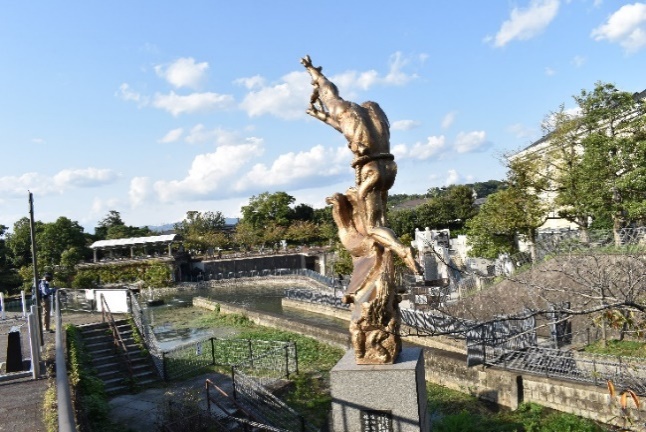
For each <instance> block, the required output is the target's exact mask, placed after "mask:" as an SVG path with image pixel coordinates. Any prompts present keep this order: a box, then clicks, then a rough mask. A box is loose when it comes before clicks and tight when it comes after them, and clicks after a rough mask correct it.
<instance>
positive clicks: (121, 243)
mask: <svg viewBox="0 0 646 432" xmlns="http://www.w3.org/2000/svg"><path fill="white" fill-rule="evenodd" d="M179 238H180V237H179V235H178V234H164V235H158V236H150V237H130V238H120V239H113V240H98V241H95V242H94V243H92V245H91V246H90V247H91V248H92V249H102V248H115V247H127V246H140V245H150V244H168V243H172V242H174V241H178V240H179Z"/></svg>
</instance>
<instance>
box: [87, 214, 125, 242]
mask: <svg viewBox="0 0 646 432" xmlns="http://www.w3.org/2000/svg"><path fill="white" fill-rule="evenodd" d="M125 225H126V224H125V223H124V222H123V220H122V219H121V213H119V212H118V211H116V210H110V211H109V212H108V214H107V215H106V216H105V217H104V218H103V219H101V220H100V221H99V225H98V226H97V227H95V228H94V235H95V236H96V237H97V239H98V240H105V239H107V238H108V230H109V229H110V228H113V227H125ZM113 238H119V237H113Z"/></svg>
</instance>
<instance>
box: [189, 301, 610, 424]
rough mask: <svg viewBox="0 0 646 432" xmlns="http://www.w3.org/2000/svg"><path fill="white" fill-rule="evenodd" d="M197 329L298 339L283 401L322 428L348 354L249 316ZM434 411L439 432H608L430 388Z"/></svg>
mask: <svg viewBox="0 0 646 432" xmlns="http://www.w3.org/2000/svg"><path fill="white" fill-rule="evenodd" d="M188 321H189V325H190V326H193V327H230V328H234V329H235V330H236V338H241V339H256V340H280V341H294V342H295V343H296V346H297V349H298V361H299V374H298V376H296V377H292V380H293V383H292V385H290V386H289V387H287V388H286V389H285V390H283V391H282V392H281V393H280V394H279V397H280V398H281V399H282V400H283V401H285V403H287V404H288V405H289V406H290V407H292V408H293V409H295V410H296V411H297V412H299V413H301V414H302V415H303V416H304V417H305V418H307V419H308V421H310V422H311V423H312V424H314V425H317V426H322V425H323V424H324V422H325V421H326V419H327V415H328V413H329V412H330V409H331V398H330V394H329V371H330V370H331V369H332V367H334V365H335V364H336V363H337V362H338V361H339V360H340V359H341V357H342V356H343V354H344V351H343V350H341V349H339V348H334V347H331V346H330V345H327V344H324V343H320V342H318V341H316V340H315V339H313V338H310V337H307V336H301V335H298V334H295V333H291V332H286V331H281V330H278V329H272V328H268V327H262V326H258V325H256V324H254V323H253V322H251V321H250V320H249V319H248V318H247V317H245V316H243V315H236V314H220V313H219V312H218V311H216V312H208V313H204V314H195V315H193V316H192V317H191V319H190V320H188ZM427 392H428V409H429V413H431V415H432V417H433V421H432V425H431V427H432V430H433V432H497V431H501V432H561V431H563V432H604V431H605V430H606V429H603V428H602V427H601V426H599V425H597V424H595V423H594V422H592V421H589V420H586V419H582V418H580V417H577V416H574V415H571V414H566V413H561V412H558V411H553V410H550V409H548V408H544V407H542V406H540V405H536V404H523V405H521V406H520V407H519V409H518V410H516V411H510V410H506V409H501V408H500V407H498V406H497V405H495V404H492V403H487V402H483V401H480V400H478V399H477V398H476V397H474V396H471V395H468V394H465V393H461V392H458V391H454V390H450V389H447V388H445V387H442V386H439V385H435V384H430V383H429V384H427Z"/></svg>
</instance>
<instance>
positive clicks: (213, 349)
mask: <svg viewBox="0 0 646 432" xmlns="http://www.w3.org/2000/svg"><path fill="white" fill-rule="evenodd" d="M214 339H215V338H211V358H212V359H213V366H215V342H214ZM207 390H208V386H207Z"/></svg>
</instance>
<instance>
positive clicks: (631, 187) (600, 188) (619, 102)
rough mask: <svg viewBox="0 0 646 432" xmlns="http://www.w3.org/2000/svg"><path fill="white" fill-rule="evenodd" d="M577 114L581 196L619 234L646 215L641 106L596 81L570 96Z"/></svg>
mask: <svg viewBox="0 0 646 432" xmlns="http://www.w3.org/2000/svg"><path fill="white" fill-rule="evenodd" d="M575 100H576V101H577V103H578V105H579V107H580V108H581V113H582V128H583V133H584V136H583V138H582V139H581V146H582V147H583V155H582V158H581V161H580V167H579V170H578V173H579V175H580V178H581V179H583V180H584V181H582V182H581V188H580V189H581V194H582V195H583V196H584V197H585V198H586V199H587V200H588V202H589V206H590V208H591V210H592V211H593V212H594V213H595V215H604V214H605V215H607V216H609V217H610V218H611V219H612V222H613V231H614V234H615V242H616V244H620V243H621V236H620V230H621V229H622V228H624V227H626V226H628V225H629V224H630V223H632V222H635V221H639V220H643V219H644V217H645V216H646V197H645V193H646V179H645V178H644V177H645V175H646V106H645V104H644V102H643V100H639V101H638V100H636V99H635V98H634V97H633V95H632V94H630V93H628V92H620V91H618V90H617V89H616V88H615V86H614V85H612V84H607V83H601V82H598V83H597V84H596V86H595V88H594V90H593V91H592V92H587V91H585V90H582V91H581V93H580V95H579V96H576V97H575Z"/></svg>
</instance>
